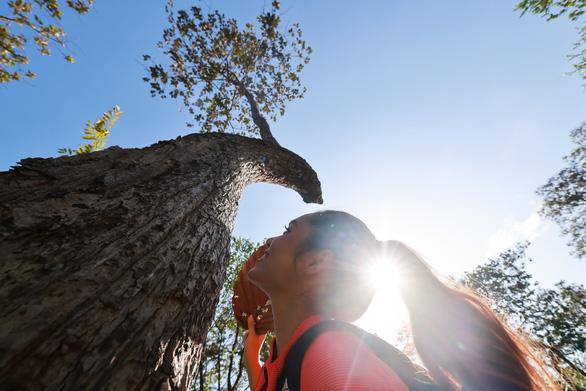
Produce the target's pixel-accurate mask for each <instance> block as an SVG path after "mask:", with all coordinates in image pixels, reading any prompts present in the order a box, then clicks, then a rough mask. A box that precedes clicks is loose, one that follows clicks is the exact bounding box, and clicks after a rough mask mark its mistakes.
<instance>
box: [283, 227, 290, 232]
mask: <svg viewBox="0 0 586 391" xmlns="http://www.w3.org/2000/svg"><path fill="white" fill-rule="evenodd" d="M290 231H291V230H290V229H289V227H287V226H285V232H283V233H287V232H290Z"/></svg>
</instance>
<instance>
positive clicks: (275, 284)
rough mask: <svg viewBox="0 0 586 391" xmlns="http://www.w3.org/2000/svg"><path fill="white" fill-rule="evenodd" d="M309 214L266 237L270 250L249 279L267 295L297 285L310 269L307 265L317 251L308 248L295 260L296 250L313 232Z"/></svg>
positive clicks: (249, 274)
mask: <svg viewBox="0 0 586 391" xmlns="http://www.w3.org/2000/svg"><path fill="white" fill-rule="evenodd" d="M310 216H311V215H310V214H306V215H303V216H301V217H298V218H296V219H294V220H292V221H291V222H290V223H289V224H288V225H287V227H286V228H285V230H284V232H283V233H282V234H281V235H279V236H275V237H272V238H269V239H267V245H268V246H269V247H268V248H267V251H266V252H265V254H264V255H263V257H262V258H260V259H259V261H258V262H257V263H256V265H255V266H254V267H253V268H252V269H250V270H249V271H248V277H249V278H250V281H252V282H253V283H254V284H255V285H257V286H258V287H259V288H260V289H262V290H263V291H264V292H265V293H266V294H267V295H270V294H271V293H274V292H277V291H286V290H289V289H290V288H291V287H295V286H296V285H297V284H298V280H299V279H300V276H303V275H305V273H306V272H307V269H306V266H308V262H309V261H311V259H310V258H311V257H312V256H314V255H315V254H312V253H313V252H311V251H309V252H307V253H305V254H302V255H301V256H299V257H298V258H297V259H296V252H297V249H298V248H299V246H300V245H301V244H302V243H303V242H304V241H305V239H306V238H307V237H308V236H309V235H310V234H311V225H310V224H309V218H310Z"/></svg>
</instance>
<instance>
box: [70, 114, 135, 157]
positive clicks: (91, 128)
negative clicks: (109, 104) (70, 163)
mask: <svg viewBox="0 0 586 391" xmlns="http://www.w3.org/2000/svg"><path fill="white" fill-rule="evenodd" d="M122 113H123V112H122V111H120V108H119V107H118V106H114V107H113V108H111V109H110V110H108V111H106V112H104V113H103V114H102V116H101V117H99V118H98V119H97V120H96V121H95V122H92V121H88V122H87V123H86V125H85V128H84V129H83V138H84V139H85V140H90V141H91V143H89V144H82V145H80V146H79V148H77V149H75V150H72V149H71V148H60V149H59V150H58V152H59V153H60V154H64V155H74V154H75V155H79V154H82V153H90V152H95V151H99V150H102V149H104V147H105V146H106V142H107V141H108V136H109V135H110V129H112V127H113V126H114V124H115V123H116V121H118V118H120V115H121V114H122Z"/></svg>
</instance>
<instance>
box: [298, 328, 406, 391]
mask: <svg viewBox="0 0 586 391" xmlns="http://www.w3.org/2000/svg"><path fill="white" fill-rule="evenodd" d="M300 381H301V391H334V390H335V391H338V390H344V391H367V390H368V391H408V389H407V387H406V386H405V384H404V383H403V382H402V381H401V379H400V378H399V376H398V375H397V374H396V373H395V372H394V371H393V370H392V369H391V368H390V367H389V366H388V365H387V364H386V363H385V362H383V361H382V360H380V359H379V358H378V357H377V356H376V355H375V354H374V352H372V351H371V350H370V348H369V347H368V345H366V344H365V343H364V342H362V341H361V340H360V339H359V338H358V337H357V336H355V335H354V334H351V333H349V332H346V331H339V330H335V331H327V332H325V333H323V334H321V335H319V336H318V337H317V338H316V339H315V341H314V342H313V343H312V344H311V345H310V347H309V348H308V349H307V352H306V353H305V357H304V358H303V363H302V364H301V380H300Z"/></svg>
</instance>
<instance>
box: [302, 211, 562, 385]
mask: <svg viewBox="0 0 586 391" xmlns="http://www.w3.org/2000/svg"><path fill="white" fill-rule="evenodd" d="M309 224H310V225H311V228H312V232H311V234H310V235H309V237H308V239H307V240H306V241H305V242H304V243H303V244H302V245H301V246H300V248H299V249H298V253H303V252H305V251H308V250H325V249H328V250H330V251H332V252H333V253H334V254H335V259H336V261H335V267H334V269H333V270H332V273H330V274H329V278H328V280H327V283H326V287H325V288H324V292H325V294H324V295H323V297H320V307H319V308H320V311H321V312H322V314H324V315H328V316H331V317H333V318H336V319H341V320H345V321H348V322H353V321H355V320H356V319H358V318H359V317H360V316H361V315H362V314H363V313H364V312H365V311H366V309H367V308H368V305H369V304H370V302H371V301H372V298H373V296H374V287H372V286H371V284H369V283H368V279H367V278H366V275H367V273H366V270H367V269H368V268H369V266H370V262H371V261H372V260H374V259H375V258H377V256H380V255H386V256H387V257H388V258H389V259H391V258H392V259H393V260H394V261H395V262H397V264H398V266H399V270H401V277H400V281H401V284H400V293H401V296H402V298H403V300H404V302H405V304H406V307H407V310H408V312H409V320H410V327H411V333H412V337H413V340H414V343H415V348H416V350H417V354H418V355H419V357H420V358H421V360H422V362H423V363H424V365H425V367H426V369H427V371H428V372H429V375H430V376H431V377H432V379H433V381H434V382H436V383H437V384H438V385H440V386H443V387H445V388H446V389H450V390H475V391H483V390H507V391H513V390H525V391H535V390H545V389H548V390H557V389H559V388H558V387H557V386H556V385H555V383H554V382H553V381H552V380H551V378H550V377H549V375H548V373H547V371H546V370H545V368H544V366H543V364H542V363H541V362H540V360H539V359H538V358H537V357H536V356H535V355H534V354H533V353H532V350H531V348H530V347H529V346H528V344H526V343H525V342H524V340H523V338H522V336H521V335H520V334H517V333H515V332H514V331H513V330H511V329H510V328H509V327H508V326H507V324H506V323H505V322H504V321H503V320H501V319H500V318H499V317H498V316H497V315H496V314H495V313H494V312H493V311H492V310H491V308H490V307H489V306H488V305H487V304H486V303H485V302H484V301H483V300H482V299H481V298H480V297H479V296H477V295H475V294H474V293H473V292H471V291H467V290H465V289H464V288H462V287H461V286H459V285H458V284H456V283H455V282H452V281H449V280H445V281H444V280H441V279H440V278H438V277H437V276H436V275H435V274H434V273H433V272H432V270H431V268H430V267H429V266H428V265H427V264H426V263H425V262H424V261H423V259H422V258H421V257H420V256H419V254H417V253H416V252H415V251H414V250H413V249H411V248H410V247H408V246H407V245H405V244H403V243H401V242H398V241H387V242H380V241H378V240H377V239H376V238H375V236H374V235H373V234H372V232H371V231H370V230H369V229H368V227H367V226H366V225H365V224H364V223H363V222H362V221H361V220H360V219H358V218H356V217H354V216H352V215H351V214H349V213H346V212H341V211H333V210H326V211H322V212H317V213H314V214H312V215H311V216H310V218H309Z"/></svg>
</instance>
